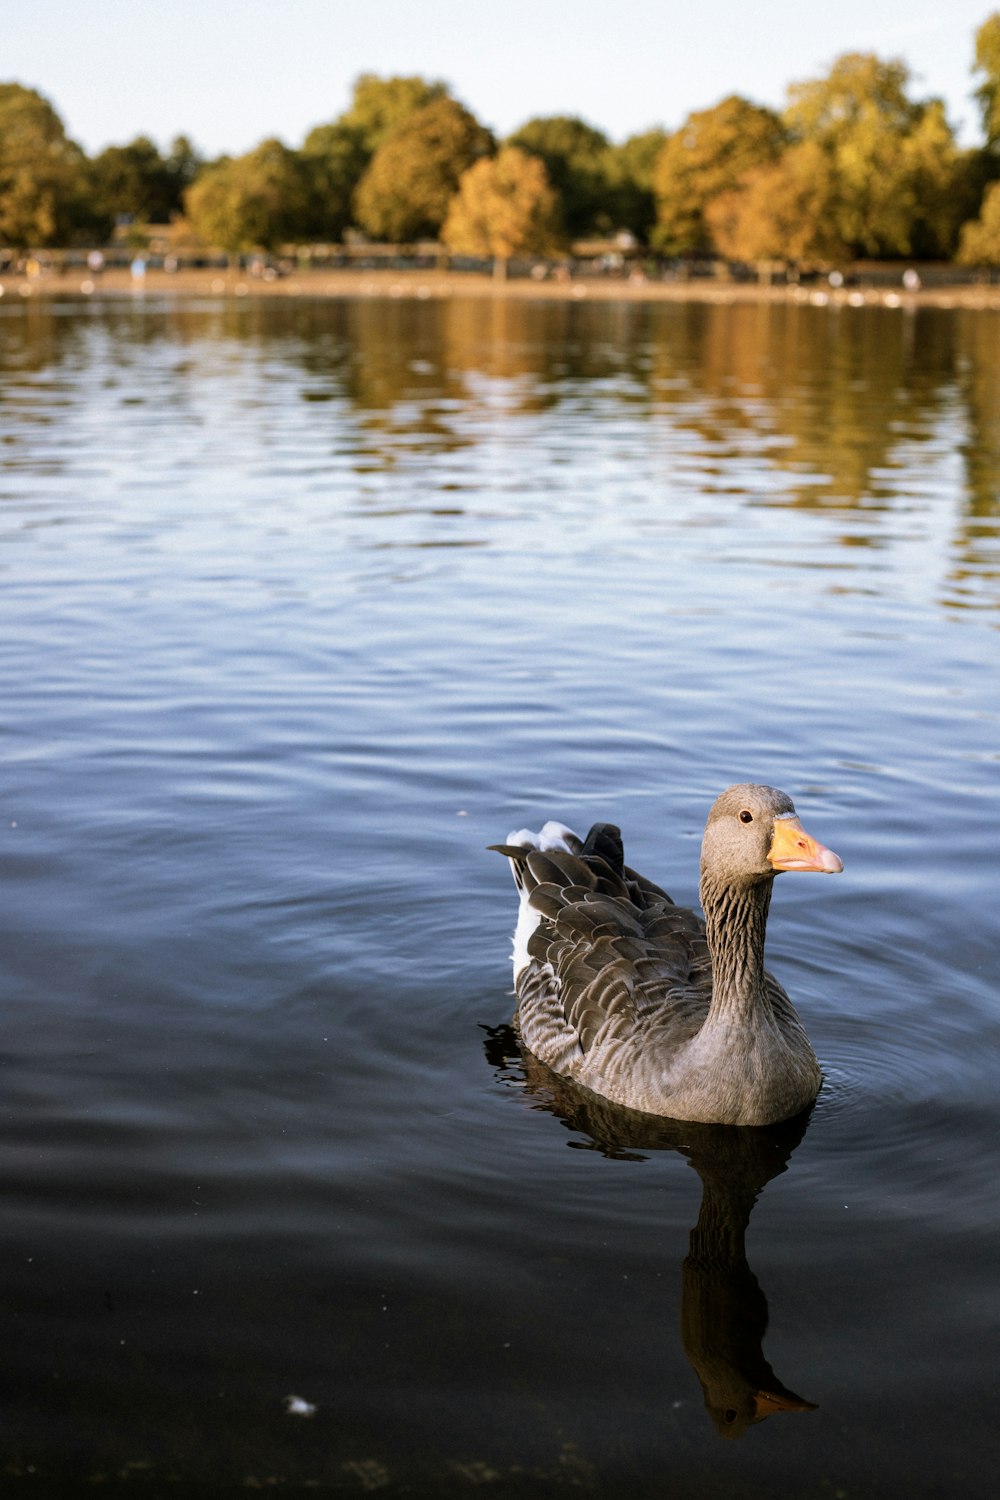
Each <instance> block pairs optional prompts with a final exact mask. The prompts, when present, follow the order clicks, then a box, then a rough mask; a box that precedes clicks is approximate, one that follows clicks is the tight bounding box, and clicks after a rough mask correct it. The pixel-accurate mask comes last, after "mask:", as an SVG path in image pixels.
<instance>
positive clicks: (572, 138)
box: [507, 115, 619, 240]
mask: <svg viewBox="0 0 1000 1500" xmlns="http://www.w3.org/2000/svg"><path fill="white" fill-rule="evenodd" d="M507 145H508V146H517V147H518V148H519V149H520V150H522V151H530V152H531V154H532V156H537V157H538V159H539V160H540V161H541V162H542V163H543V164H544V166H545V170H546V172H547V174H548V178H549V182H550V183H551V184H552V186H553V187H554V188H555V190H556V192H557V193H558V194H559V200H560V202H561V204H562V212H563V218H564V221H565V227H566V234H567V235H568V236H569V238H570V239H571V240H577V239H583V238H585V237H587V236H588V235H594V234H608V233H610V232H611V231H613V230H615V229H617V228H618V227H619V226H618V224H617V223H616V222H615V218H616V214H615V210H614V205H613V204H612V203H611V201H610V200H611V179H612V175H613V171H612V158H611V150H612V148H611V145H610V143H609V141H608V138H607V136H606V135H605V134H604V133H603V131H600V130H596V129H595V128H594V126H593V125H588V124H587V123H586V121H585V120H580V119H578V118H577V117H576V116H575V115H547V116H539V117H537V118H535V119H533V120H529V121H528V122H527V124H525V125H522V126H521V128H520V129H519V130H516V131H515V132H514V134H513V135H512V136H510V137H509V138H508V140H507Z"/></svg>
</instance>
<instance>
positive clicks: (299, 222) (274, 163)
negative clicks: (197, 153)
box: [184, 140, 308, 255]
mask: <svg viewBox="0 0 1000 1500" xmlns="http://www.w3.org/2000/svg"><path fill="white" fill-rule="evenodd" d="M184 202H185V210H186V213H187V217H188V219H189V220H190V223H191V227H192V229H193V230H194V232H195V234H197V235H198V237H199V238H200V239H201V240H203V241H204V242H205V243H206V244H208V245H213V246H215V247H216V248H217V249H219V250H225V251H226V252H227V253H228V254H229V255H239V254H241V253H245V252H248V251H251V250H273V249H275V248H276V247H277V246H278V245H280V244H282V243H284V242H285V241H287V240H290V239H295V238H296V237H297V236H298V235H299V234H300V233H301V230H302V228H303V225H304V223H305V219H306V215H307V210H308V192H307V187H306V182H305V177H304V174H303V171H302V167H301V164H300V162H299V159H298V156H297V155H296V153H295V152H293V151H289V149H288V147H287V146H284V145H282V143H281V141H278V140H266V141H262V142H261V143H260V145H259V146H257V147H255V149H254V150H253V151H248V152H247V153H246V155H245V156H238V157H235V158H230V157H224V158H223V159H222V160H221V161H218V162H215V163H213V165H212V166H209V167H206V168H205V170H204V171H203V172H202V173H201V174H200V175H199V176H198V177H197V179H196V180H195V182H194V183H193V184H192V185H191V187H189V188H188V190H187V193H186V194H185V199H184Z"/></svg>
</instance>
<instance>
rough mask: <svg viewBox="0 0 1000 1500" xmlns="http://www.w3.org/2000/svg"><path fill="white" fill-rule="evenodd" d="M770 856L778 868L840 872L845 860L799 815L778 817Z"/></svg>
mask: <svg viewBox="0 0 1000 1500" xmlns="http://www.w3.org/2000/svg"><path fill="white" fill-rule="evenodd" d="M767 857H768V859H769V860H770V862H771V864H772V865H773V866H774V868H775V869H776V870H818V871H820V872H821V873H822V874H825V875H839V874H840V872H841V870H842V869H843V868H844V861H843V860H842V859H841V858H840V857H839V856H838V855H836V854H834V852H833V850H832V849H825V848H824V847H823V845H822V844H818V843H817V842H816V840H815V839H813V838H810V837H809V835H808V833H806V831H805V829H804V828H803V827H802V824H801V823H800V822H799V820H798V818H775V820H774V837H773V838H772V840H771V847H770V849H769V850H768V851H767Z"/></svg>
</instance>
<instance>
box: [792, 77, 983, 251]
mask: <svg viewBox="0 0 1000 1500" xmlns="http://www.w3.org/2000/svg"><path fill="white" fill-rule="evenodd" d="M909 77H910V75H909V70H908V68H907V67H906V64H905V63H903V62H901V61H900V60H899V59H892V60H889V61H884V60H883V59H881V58H879V57H876V56H875V55H874V54H872V53H859V52H850V53H845V54H844V55H843V56H842V57H839V58H837V60H836V61H835V63H834V64H833V67H832V68H831V70H830V72H829V74H828V75H827V76H826V77H824V78H817V79H811V80H808V81H806V82H804V83H796V84H793V85H792V86H791V88H790V89H789V91H788V107H787V109H786V111H785V116H784V120H785V125H786V127H787V128H788V130H789V132H790V134H791V136H792V139H793V140H795V141H800V142H802V141H811V142H813V143H814V144H815V145H817V146H818V147H819V148H820V149H821V150H822V151H823V152H824V153H825V154H826V156H827V158H828V161H829V164H830V168H831V170H832V173H833V177H834V181H835V184H836V190H835V192H834V194H833V212H834V213H835V215H836V218H835V222H834V224H833V225H832V228H833V229H834V231H835V232H836V235H837V236H838V237H839V238H840V239H841V240H843V242H844V243H845V245H847V246H848V247H849V249H850V252H851V254H852V255H855V256H863V255H873V256H886V255H911V254H913V253H915V252H917V251H920V250H924V251H926V252H933V253H943V252H944V251H946V249H947V248H949V245H950V243H952V242H953V240H954V233H955V227H956V223H955V219H956V215H955V212H954V211H953V210H952V209H950V208H949V206H948V198H949V195H952V196H954V195H956V194H958V195H959V201H960V197H961V192H960V190H961V179H962V174H963V173H964V171H965V167H964V164H963V163H962V161H961V158H960V153H959V152H958V151H957V148H956V147H955V142H954V137H953V135H952V132H951V128H950V126H949V125H948V122H947V120H946V118H945V114H944V109H943V106H942V105H941V103H940V101H938V100H934V99H930V100H926V101H923V102H916V101H914V100H912V99H911V98H910V97H909V94H908V93H907V86H908V84H909ZM924 195H927V201H926V202H925V201H924Z"/></svg>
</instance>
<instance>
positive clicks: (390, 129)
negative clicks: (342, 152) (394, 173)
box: [334, 73, 448, 162]
mask: <svg viewBox="0 0 1000 1500" xmlns="http://www.w3.org/2000/svg"><path fill="white" fill-rule="evenodd" d="M447 97H448V87H447V85H446V84H444V83H442V82H441V81H440V80H434V81H432V80H430V79H427V78H420V77H417V76H411V77H402V76H398V75H397V76H395V77H392V78H379V76H378V74H377V73H361V74H360V75H359V76H358V77H357V78H356V79H355V80H354V92H353V96H352V98H351V104H350V108H349V109H347V110H345V111H344V113H343V114H342V115H341V116H340V118H339V119H338V120H336V121H335V122H334V123H335V124H337V125H340V126H343V128H344V129H345V130H348V131H351V132H353V134H354V136H355V137H356V139H357V141H358V143H359V145H360V148H361V150H362V152H363V153H364V156H365V159H366V162H367V161H368V160H370V159H371V157H372V156H374V154H375V152H376V151H377V150H378V148H379V146H381V144H382V142H383V141H385V140H387V139H388V138H389V136H390V135H392V134H393V133H394V132H395V131H396V130H398V129H399V127H400V125H402V124H403V122H404V121H405V120H406V119H407V118H408V117H409V116H410V115H412V114H414V113H415V112H416V111H417V110H418V109H423V107H424V105H425V104H433V102H434V101H435V100H436V99H445V98H447Z"/></svg>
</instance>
